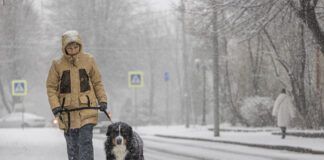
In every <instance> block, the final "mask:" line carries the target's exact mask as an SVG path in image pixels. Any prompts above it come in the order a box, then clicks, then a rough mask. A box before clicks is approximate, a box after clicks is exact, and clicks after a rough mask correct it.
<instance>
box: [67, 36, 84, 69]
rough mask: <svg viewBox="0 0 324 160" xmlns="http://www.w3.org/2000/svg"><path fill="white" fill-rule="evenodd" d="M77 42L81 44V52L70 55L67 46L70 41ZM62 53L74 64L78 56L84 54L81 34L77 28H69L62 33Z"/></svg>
mask: <svg viewBox="0 0 324 160" xmlns="http://www.w3.org/2000/svg"><path fill="white" fill-rule="evenodd" d="M72 42H76V43H78V44H79V45H80V53H79V54H77V55H74V56H70V55H68V54H67V53H66V49H65V48H66V46H67V45H68V44H69V43H72ZM62 53H63V56H64V57H65V58H66V59H67V60H68V61H69V62H70V63H71V64H73V65H75V64H76V63H77V61H78V57H79V55H80V54H83V44H82V40H81V37H80V34H79V32H78V31H76V30H69V31H66V32H64V33H63V35H62Z"/></svg>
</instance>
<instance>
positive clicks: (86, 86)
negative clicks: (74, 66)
mask: <svg viewBox="0 0 324 160" xmlns="http://www.w3.org/2000/svg"><path fill="white" fill-rule="evenodd" d="M79 77H80V91H81V92H86V91H89V90H90V81H89V80H90V79H89V75H88V73H87V71H86V70H85V69H79Z"/></svg>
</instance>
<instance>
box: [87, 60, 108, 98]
mask: <svg viewBox="0 0 324 160" xmlns="http://www.w3.org/2000/svg"><path fill="white" fill-rule="evenodd" d="M91 59H92V69H91V71H90V79H91V83H92V85H93V88H94V92H95V94H96V97H97V99H98V102H99V103H100V102H106V103H107V95H106V91H105V87H104V85H103V82H102V79H101V74H100V72H99V69H98V66H97V64H96V62H95V60H94V58H93V57H91Z"/></svg>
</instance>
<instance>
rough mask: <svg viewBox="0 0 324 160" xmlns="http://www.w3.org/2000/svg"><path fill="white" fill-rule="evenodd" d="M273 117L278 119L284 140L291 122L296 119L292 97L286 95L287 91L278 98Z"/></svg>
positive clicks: (282, 92) (282, 91) (283, 90)
mask: <svg viewBox="0 0 324 160" xmlns="http://www.w3.org/2000/svg"><path fill="white" fill-rule="evenodd" d="M272 115H273V116H275V117H277V125H278V127H280V129H281V132H282V139H284V138H285V137H286V130H287V127H288V126H289V123H290V120H291V119H292V118H294V117H295V109H294V106H293V103H292V100H291V98H290V96H289V95H287V94H286V89H282V90H281V93H280V94H279V96H278V97H277V99H276V101H275V103H274V107H273V110H272Z"/></svg>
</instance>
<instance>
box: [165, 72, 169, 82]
mask: <svg viewBox="0 0 324 160" xmlns="http://www.w3.org/2000/svg"><path fill="white" fill-rule="evenodd" d="M169 80H170V74H169V72H164V81H169Z"/></svg>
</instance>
